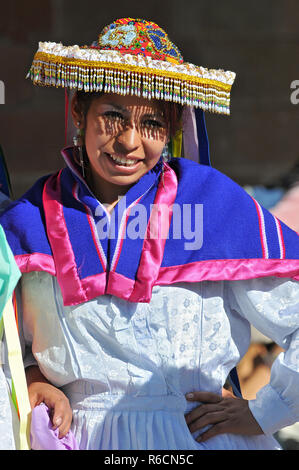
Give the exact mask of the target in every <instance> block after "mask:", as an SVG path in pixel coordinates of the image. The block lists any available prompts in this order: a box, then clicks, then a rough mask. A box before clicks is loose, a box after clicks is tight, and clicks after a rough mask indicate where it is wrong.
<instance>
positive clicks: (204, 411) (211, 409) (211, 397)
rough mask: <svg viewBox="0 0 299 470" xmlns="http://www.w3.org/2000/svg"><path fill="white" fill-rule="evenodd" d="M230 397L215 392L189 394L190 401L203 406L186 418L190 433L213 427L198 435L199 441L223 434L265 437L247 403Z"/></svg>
mask: <svg viewBox="0 0 299 470" xmlns="http://www.w3.org/2000/svg"><path fill="white" fill-rule="evenodd" d="M228 395H229V394H225V396H221V395H217V394H216V393H212V392H193V393H189V394H187V395H186V399H187V400H188V401H192V402H200V403H201V404H200V405H199V406H197V407H196V408H194V409H193V410H192V411H190V413H188V414H187V415H186V416H185V419H186V423H187V425H188V427H189V430H190V432H191V433H193V432H195V431H200V430H201V429H203V428H204V427H206V426H211V427H210V428H209V429H208V430H207V431H205V432H204V433H203V434H201V435H200V436H198V438H197V439H196V440H197V441H198V442H204V441H206V440H208V439H210V438H211V437H214V436H216V435H217V434H223V433H230V434H243V435H244V436H254V435H258V434H263V431H262V429H261V427H260V426H259V424H258V423H257V421H256V420H255V419H254V417H253V414H252V413H251V411H250V409H249V406H248V401H247V400H244V399H242V398H237V397H234V396H233V395H230V396H228Z"/></svg>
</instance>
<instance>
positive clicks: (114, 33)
mask: <svg viewBox="0 0 299 470" xmlns="http://www.w3.org/2000/svg"><path fill="white" fill-rule="evenodd" d="M28 77H30V78H31V80H32V81H33V83H34V84H36V85H44V86H54V87H63V88H68V89H75V90H84V91H85V92H101V91H104V92H106V93H109V92H110V93H117V94H121V95H136V96H141V97H144V98H147V99H153V98H154V99H161V100H165V101H172V102H175V103H179V104H182V105H187V106H192V107H194V108H200V109H202V110H203V111H210V112H215V113H221V114H229V105H230V91H231V87H232V84H233V82H234V79H235V73H233V72H229V71H224V70H214V69H206V68H204V67H198V66H196V65H193V64H190V63H188V62H184V59H183V57H182V54H181V52H180V51H179V49H178V48H177V47H176V46H175V45H174V44H173V43H172V42H171V41H170V39H169V37H168V35H167V34H166V32H165V31H164V30H163V29H162V28H160V27H159V26H158V25H157V24H155V23H153V22H151V21H146V20H142V19H132V18H123V19H119V20H116V21H114V22H113V23H111V24H110V25H108V26H106V27H105V28H104V29H103V31H102V32H101V33H100V35H99V37H98V39H97V41H95V42H94V43H93V44H92V45H91V46H83V47H80V46H77V45H75V46H64V45H62V44H61V43H59V44H58V43H54V42H40V43H39V49H38V51H37V52H36V54H35V56H34V60H33V63H32V66H31V68H30V71H29V73H28Z"/></svg>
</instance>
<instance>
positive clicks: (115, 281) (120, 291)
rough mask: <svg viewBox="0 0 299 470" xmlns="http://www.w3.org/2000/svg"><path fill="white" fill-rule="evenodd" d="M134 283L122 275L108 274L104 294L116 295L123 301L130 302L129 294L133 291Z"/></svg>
mask: <svg viewBox="0 0 299 470" xmlns="http://www.w3.org/2000/svg"><path fill="white" fill-rule="evenodd" d="M134 285H135V281H134V280H133V279H128V278H127V277H125V276H123V275H122V274H118V273H116V272H113V271H112V272H110V273H109V277H108V285H107V290H106V294H111V295H116V296H118V297H121V298H122V299H125V300H131V299H130V297H131V294H132V291H133V289H134Z"/></svg>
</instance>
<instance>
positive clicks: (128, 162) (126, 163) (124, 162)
mask: <svg viewBox="0 0 299 470" xmlns="http://www.w3.org/2000/svg"><path fill="white" fill-rule="evenodd" d="M108 155H109V157H111V158H112V160H113V161H115V162H116V163H119V164H121V165H124V166H133V165H135V164H136V163H137V162H136V160H131V159H130V158H125V157H117V156H116V155H111V154H110V153H109V154H108Z"/></svg>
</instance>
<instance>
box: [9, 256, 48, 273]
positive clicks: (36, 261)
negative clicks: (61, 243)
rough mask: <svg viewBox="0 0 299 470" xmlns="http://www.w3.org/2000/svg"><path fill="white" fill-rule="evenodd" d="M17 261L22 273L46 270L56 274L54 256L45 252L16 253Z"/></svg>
mask: <svg viewBox="0 0 299 470" xmlns="http://www.w3.org/2000/svg"><path fill="white" fill-rule="evenodd" d="M15 260H16V263H17V265H18V267H19V269H20V271H21V272H22V273H29V272H31V271H46V272H47V273H49V274H52V276H55V275H56V268H55V263H54V258H53V256H51V255H45V254H43V253H32V254H30V255H27V254H26V255H16V256H15Z"/></svg>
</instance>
